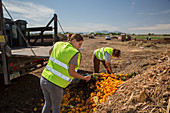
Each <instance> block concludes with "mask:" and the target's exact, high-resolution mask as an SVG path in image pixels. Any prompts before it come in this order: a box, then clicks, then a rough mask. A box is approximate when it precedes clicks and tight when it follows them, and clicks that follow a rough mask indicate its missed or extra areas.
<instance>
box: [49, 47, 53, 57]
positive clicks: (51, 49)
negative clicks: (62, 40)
mask: <svg viewBox="0 0 170 113" xmlns="http://www.w3.org/2000/svg"><path fill="white" fill-rule="evenodd" d="M52 51H53V47H52V48H50V50H49V55H51V53H52Z"/></svg>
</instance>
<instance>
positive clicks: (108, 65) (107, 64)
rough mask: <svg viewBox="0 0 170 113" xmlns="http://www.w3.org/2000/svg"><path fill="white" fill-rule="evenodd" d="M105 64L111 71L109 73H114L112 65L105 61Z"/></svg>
mask: <svg viewBox="0 0 170 113" xmlns="http://www.w3.org/2000/svg"><path fill="white" fill-rule="evenodd" d="M105 64H106V67H107V69H108V70H109V72H110V73H112V69H111V67H110V63H109V62H106V61H105Z"/></svg>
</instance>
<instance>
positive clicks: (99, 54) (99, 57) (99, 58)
mask: <svg viewBox="0 0 170 113" xmlns="http://www.w3.org/2000/svg"><path fill="white" fill-rule="evenodd" d="M104 48H105V47H104ZM104 48H103V50H102V54H103V59H104V60H105V59H106V58H105V55H104ZM98 56H99V59H100V60H102V59H101V57H100V49H99V51H98Z"/></svg>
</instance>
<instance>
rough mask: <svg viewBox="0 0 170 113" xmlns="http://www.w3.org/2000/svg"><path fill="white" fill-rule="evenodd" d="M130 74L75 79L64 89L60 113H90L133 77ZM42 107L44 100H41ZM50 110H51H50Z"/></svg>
mask: <svg viewBox="0 0 170 113" xmlns="http://www.w3.org/2000/svg"><path fill="white" fill-rule="evenodd" d="M135 75H136V73H132V74H116V73H114V74H113V73H112V74H108V73H104V72H102V73H97V74H96V73H94V74H91V80H89V81H88V82H86V81H85V80H81V79H75V80H74V81H73V82H72V83H71V84H70V85H69V86H68V87H67V88H65V89H64V95H63V101H62V104H61V110H60V112H61V113H80V112H81V113H92V112H94V111H95V110H96V109H97V108H98V106H99V105H100V104H102V103H103V102H105V101H106V100H107V98H108V97H109V96H111V95H113V94H114V93H115V92H116V90H117V86H119V85H121V84H123V83H124V81H125V80H127V79H129V78H131V77H132V76H135ZM41 101H42V102H41V106H42V107H43V104H44V100H41ZM51 110H52V108H51Z"/></svg>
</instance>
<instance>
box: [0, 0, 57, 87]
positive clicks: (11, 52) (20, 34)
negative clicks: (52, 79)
mask: <svg viewBox="0 0 170 113" xmlns="http://www.w3.org/2000/svg"><path fill="white" fill-rule="evenodd" d="M2 6H4V5H3V4H2V0H0V78H2V79H3V83H0V84H5V85H9V84H10V82H11V80H12V79H15V78H17V77H20V76H23V75H26V74H28V73H29V72H31V71H34V70H36V69H39V68H41V67H43V66H45V65H46V64H47V61H48V58H49V53H48V51H49V49H50V48H51V45H52V44H54V43H55V42H57V41H59V39H58V38H59V37H58V35H57V34H58V32H57V15H56V14H54V17H53V18H52V19H51V20H50V22H49V23H48V24H47V25H46V26H45V27H36V28H27V24H28V23H27V22H26V20H16V21H14V20H13V19H12V18H10V19H8V18H4V17H3V10H2ZM4 9H6V8H5V6H4ZM7 13H8V12H7ZM52 21H54V27H51V26H49V25H50V24H51V23H52ZM36 30H37V31H40V32H41V33H40V35H37V36H32V35H31V33H30V32H31V31H34V32H35V31H36ZM52 30H54V35H48V36H47V35H44V32H45V31H52ZM26 33H27V34H28V35H26ZM46 38H47V39H50V40H52V43H50V45H49V44H46V45H43V44H44V43H45V42H44V40H45V39H46ZM32 40H33V41H32ZM38 40H41V42H40V44H41V45H40V46H34V45H36V43H38Z"/></svg>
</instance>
